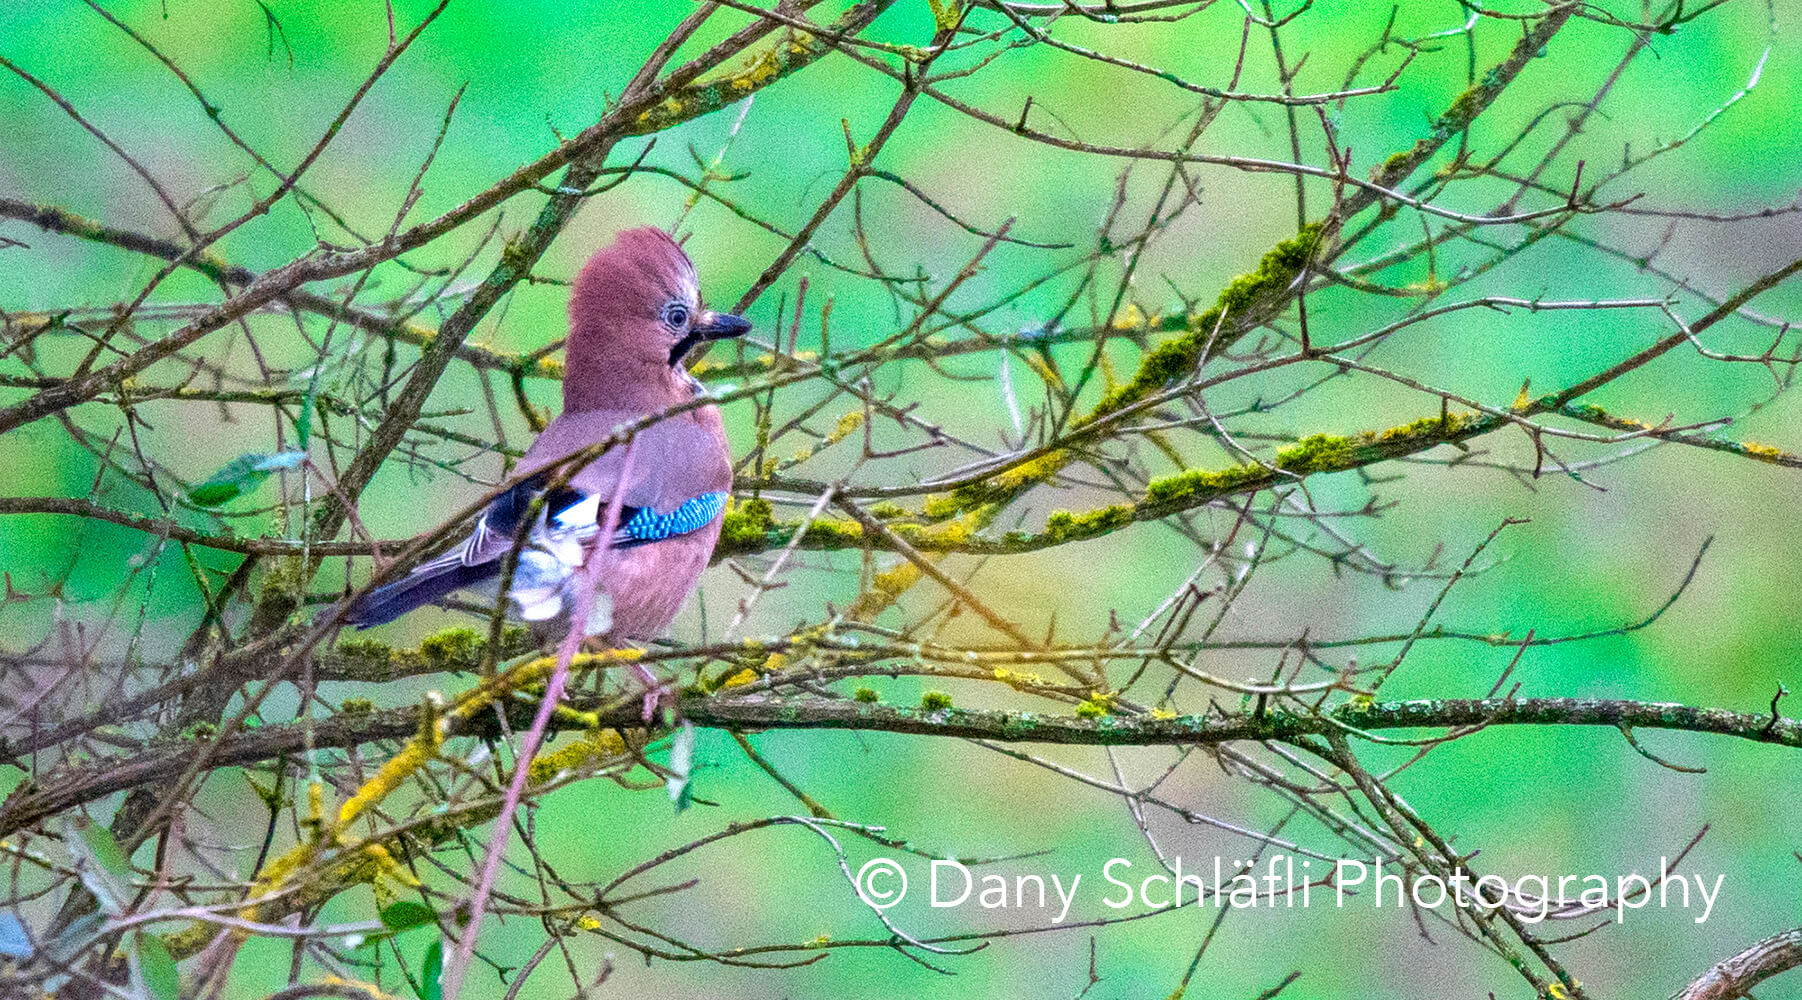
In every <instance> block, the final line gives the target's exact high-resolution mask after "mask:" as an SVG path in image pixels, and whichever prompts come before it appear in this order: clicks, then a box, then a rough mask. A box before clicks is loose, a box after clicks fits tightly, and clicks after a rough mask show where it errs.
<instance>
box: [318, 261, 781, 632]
mask: <svg viewBox="0 0 1802 1000" xmlns="http://www.w3.org/2000/svg"><path fill="white" fill-rule="evenodd" d="M750 328H751V324H750V323H749V322H747V321H745V320H744V319H742V318H741V317H738V316H733V315H730V314H727V313H718V312H713V311H711V310H708V309H704V308H702V306H701V297H700V290H699V288H698V285H697V282H696V279H695V270H694V265H693V264H692V263H690V262H689V259H688V255H687V254H685V253H683V252H682V248H681V247H679V246H677V245H676V243H675V241H674V240H672V239H670V238H669V236H667V235H666V234H664V232H663V231H662V230H659V229H655V228H651V227H645V228H640V229H629V230H627V231H625V232H623V233H621V234H619V236H618V238H617V239H615V240H614V242H613V244H612V245H611V246H608V247H606V248H605V249H603V250H601V251H599V252H597V253H596V254H595V255H594V256H593V257H592V258H590V259H589V261H588V263H587V265H586V266H584V267H583V268H582V272H581V274H580V275H578V276H577V278H576V283H575V287H574V289H573V290H572V293H571V295H570V300H569V339H568V340H567V341H566V342H565V345H564V355H565V366H564V377H563V412H562V413H561V414H560V415H558V417H557V418H556V419H555V420H553V421H551V423H550V425H549V426H547V427H545V429H544V432H543V433H541V434H539V435H538V439H537V440H536V441H534V442H532V447H531V448H530V449H529V450H527V452H526V454H525V457H524V458H522V459H521V460H520V464H519V467H518V470H517V475H519V476H523V477H525V478H523V479H522V480H520V481H519V483H518V485H516V486H514V487H513V488H512V489H509V490H508V491H507V492H505V493H502V494H501V495H500V496H498V497H496V498H495V499H494V501H493V502H492V503H490V504H489V505H488V508H487V510H485V511H484V512H483V513H482V515H481V517H480V519H479V520H478V521H477V522H476V526H475V530H474V532H473V533H472V534H471V535H470V536H469V538H468V539H467V540H466V541H464V542H463V544H461V545H459V546H457V547H456V548H454V549H452V550H450V551H449V552H446V553H445V554H444V555H441V556H439V557H438V558H436V559H433V560H431V561H430V562H427V563H424V564H422V565H420V566H419V567H417V568H415V569H414V570H413V572H412V573H411V574H409V575H408V576H406V577H404V578H402V579H400V580H397V581H395V582H394V583H390V584H387V585H385V586H382V587H378V588H376V589H375V590H372V591H370V592H369V593H368V594H365V595H364V596H363V597H362V598H361V599H360V600H358V601H357V602H356V603H355V604H354V605H353V606H352V607H351V608H350V609H349V610H348V611H347V612H346V614H345V621H346V622H347V623H348V624H352V625H355V626H357V627H358V628H368V627H369V626H371V625H380V624H382V623H383V622H389V621H393V620H394V619H395V618H398V617H400V616H401V615H403V614H405V613H406V612H408V611H411V610H412V609H414V608H417V607H419V606H420V605H423V604H430V603H432V602H434V601H437V600H439V599H441V598H443V597H444V596H445V595H447V594H449V593H450V592H451V591H453V590H459V589H463V588H478V589H487V590H488V591H489V593H490V594H492V593H494V591H495V590H496V588H498V587H499V585H500V583H501V581H500V575H501V568H502V566H503V565H504V564H505V562H506V558H505V557H506V555H507V553H508V551H509V550H510V549H511V548H512V547H513V545H514V540H515V538H516V537H517V536H518V534H519V528H520V520H521V518H523V517H525V516H526V515H527V513H528V512H529V511H531V509H532V505H533V501H534V500H535V499H538V498H540V497H542V502H541V503H540V504H539V509H538V512H537V518H536V521H535V523H533V524H532V525H531V527H530V528H529V530H528V531H527V533H526V536H525V544H524V545H523V546H522V547H521V549H520V552H519V556H518V559H517V560H516V565H515V567H514V572H513V577H512V580H511V583H510V585H509V586H508V587H507V588H506V593H507V597H508V599H509V600H510V602H511V605H512V611H513V612H514V615H515V616H516V617H517V618H519V619H521V620H523V621H525V622H526V623H528V624H529V625H530V626H532V628H533V630H534V631H535V632H537V633H538V634H539V635H540V636H541V637H544V638H550V637H553V636H560V635H563V634H566V633H567V631H568V628H569V625H570V615H571V613H572V610H573V609H574V608H575V607H576V606H578V604H579V600H578V597H577V593H576V587H577V586H578V585H579V581H580V579H581V577H582V576H583V575H584V574H581V573H578V572H577V571H578V570H579V569H581V568H582V566H583V563H584V561H585V560H586V559H588V558H592V557H595V556H596V553H597V552H598V553H600V556H599V557H600V558H602V559H603V560H604V562H603V564H602V565H601V566H599V567H597V568H596V569H597V570H598V572H594V576H595V577H596V579H597V582H598V586H597V592H596V594H595V600H594V605H593V610H592V611H591V612H590V614H589V616H588V621H587V624H586V628H585V630H584V631H585V634H586V635H588V636H591V637H599V638H600V639H601V640H602V641H603V642H604V643H605V644H608V645H621V644H626V643H639V642H644V641H647V640H650V639H654V638H656V637H657V636H658V635H659V634H661V633H662V632H663V630H664V629H666V628H668V627H669V624H670V621H671V620H672V619H674V618H675V617H676V612H677V611H679V610H681V607H682V604H683V602H684V601H686V600H687V599H688V595H689V593H690V592H691V591H693V590H694V586H695V582H696V581H697V580H698V579H699V577H700V575H701V570H702V569H704V568H705V567H706V566H707V561H708V558H709V557H710V556H711V555H712V553H713V545H714V542H715V541H717V540H718V538H719V533H720V520H721V518H722V516H723V515H724V512H725V509H726V497H727V495H728V493H729V492H730V490H731V488H732V461H731V454H730V452H729V451H728V450H727V444H726V433H725V429H724V427H723V426H722V425H721V423H720V414H719V410H718V409H716V408H715V407H713V406H711V405H705V406H699V407H694V408H691V409H688V410H685V411H683V412H680V413H676V414H673V415H671V416H668V417H666V418H664V419H661V420H658V421H657V422H656V423H653V424H650V425H649V426H647V427H644V428H643V429H641V430H639V431H638V432H637V433H636V434H635V435H634V436H633V438H632V440H631V442H630V443H629V445H626V446H618V445H616V446H614V447H612V448H610V449H608V450H607V451H606V452H605V453H603V454H602V455H601V456H600V457H598V458H596V459H594V460H593V461H590V462H589V463H588V464H587V465H584V466H582V467H581V468H580V469H577V470H575V471H574V472H569V471H568V469H567V468H566V467H567V466H568V465H569V464H570V463H569V462H567V461H566V460H567V459H568V458H569V457H570V456H571V455H574V454H576V453H578V452H581V451H583V450H584V449H587V448H591V447H593V446H595V445H598V444H600V443H601V442H603V441H606V440H607V438H608V437H609V436H610V435H612V434H613V432H614V429H615V428H616V427H618V426H620V425H622V424H630V423H633V422H634V421H638V420H641V419H642V418H644V417H645V416H647V415H650V414H656V413H661V412H663V411H665V410H668V409H670V408H672V407H675V406H679V405H681V404H684V403H690V402H692V401H693V400H694V399H695V398H696V397H697V396H699V395H701V394H702V393H703V391H704V390H702V388H701V384H700V383H699V382H697V381H695V379H694V377H693V376H692V375H690V374H689V373H688V370H687V369H686V368H685V367H683V364H682V360H683V356H684V355H686V354H687V353H688V351H689V349H690V348H692V347H694V346H695V345H696V344H698V343H700V342H702V341H705V340H717V339H720V338H724V337H737V336H740V335H742V334H743V333H744V332H745V331H747V330H749V329H750ZM622 476H623V480H624V481H623V482H622ZM560 479H562V480H565V482H564V483H563V484H562V485H558V482H559V480H560ZM616 497H617V500H616ZM616 504H617V507H618V509H617V512H614V511H612V510H610V508H611V507H613V506H614V505H616ZM610 515H611V516H610ZM609 523H611V524H614V525H615V526H616V527H615V531H614V533H613V535H612V538H611V539H610V540H609V541H608V544H606V545H605V546H601V545H599V544H598V536H599V534H600V530H601V527H602V525H605V524H609Z"/></svg>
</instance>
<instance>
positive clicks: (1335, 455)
mask: <svg viewBox="0 0 1802 1000" xmlns="http://www.w3.org/2000/svg"><path fill="white" fill-rule="evenodd" d="M1357 460H1358V447H1357V444H1356V443H1355V442H1354V441H1353V440H1352V439H1351V438H1346V437H1339V436H1337V435H1334V434H1310V435H1308V436H1307V437H1305V438H1302V439H1301V440H1300V441H1298V442H1296V443H1295V444H1293V445H1291V446H1290V447H1287V448H1284V449H1283V450H1281V451H1279V452H1277V453H1276V464H1277V467H1278V468H1280V469H1283V470H1284V471H1287V472H1294V473H1298V474H1300V475H1304V476H1305V475H1307V474H1308V473H1311V472H1337V471H1339V470H1340V469H1349V468H1351V467H1352V466H1353V465H1355V464H1356V463H1357Z"/></svg>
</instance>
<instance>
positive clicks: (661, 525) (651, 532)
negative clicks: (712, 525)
mask: <svg viewBox="0 0 1802 1000" xmlns="http://www.w3.org/2000/svg"><path fill="white" fill-rule="evenodd" d="M725 509H726V494H724V493H703V494H701V495H700V496H698V497H695V498H694V499H692V500H689V501H687V502H685V503H683V504H682V506H680V507H677V508H676V509H675V510H672V511H670V512H669V513H667V514H659V513H657V512H656V511H654V510H652V509H651V508H649V507H639V508H636V509H635V510H634V511H633V512H632V515H631V516H630V517H628V518H626V521H625V523H624V524H622V525H620V526H619V530H620V534H621V535H622V536H624V537H625V539H626V540H628V541H630V542H636V543H644V542H658V541H662V540H663V539H665V538H670V537H672V536H675V535H686V534H688V533H689V532H691V531H699V530H701V529H702V528H704V527H706V526H707V524H708V523H709V522H711V521H712V520H713V519H714V518H716V517H718V516H720V512H721V511H723V510H725Z"/></svg>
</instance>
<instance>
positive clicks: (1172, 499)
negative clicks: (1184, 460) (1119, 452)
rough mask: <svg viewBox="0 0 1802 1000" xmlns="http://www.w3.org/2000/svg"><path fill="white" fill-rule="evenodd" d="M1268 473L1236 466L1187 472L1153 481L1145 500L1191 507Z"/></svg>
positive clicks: (1147, 488) (1249, 467)
mask: <svg viewBox="0 0 1802 1000" xmlns="http://www.w3.org/2000/svg"><path fill="white" fill-rule="evenodd" d="M1269 475H1270V474H1269V473H1268V472H1265V471H1264V470H1263V469H1261V468H1259V467H1257V466H1255V465H1235V466H1233V467H1231V468H1228V469H1220V470H1218V471H1215V470H1212V469H1190V470H1188V471H1187V472H1179V473H1176V474H1175V475H1172V476H1164V477H1163V478H1161V479H1154V480H1152V481H1151V482H1150V483H1149V484H1148V485H1147V486H1146V487H1145V499H1146V501H1147V502H1148V503H1155V504H1169V503H1183V504H1190V505H1192V503H1193V502H1194V501H1198V500H1204V499H1212V498H1214V497H1216V496H1221V495H1224V494H1227V493H1231V492H1232V491H1234V490H1237V489H1240V488H1242V487H1244V486H1245V485H1246V484H1247V483H1250V482H1253V481H1256V480H1261V479H1265V478H1267V477H1268V476H1269Z"/></svg>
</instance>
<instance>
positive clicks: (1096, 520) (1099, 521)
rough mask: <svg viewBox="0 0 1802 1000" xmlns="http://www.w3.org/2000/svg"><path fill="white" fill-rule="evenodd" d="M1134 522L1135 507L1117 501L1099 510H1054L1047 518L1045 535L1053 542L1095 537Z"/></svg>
mask: <svg viewBox="0 0 1802 1000" xmlns="http://www.w3.org/2000/svg"><path fill="white" fill-rule="evenodd" d="M1132 522H1133V508H1132V506H1131V505H1129V504H1123V503H1117V504H1111V505H1109V506H1107V507H1102V508H1101V509H1099V510H1090V511H1084V512H1082V513H1080V514H1074V513H1071V512H1070V511H1067V510H1054V511H1052V512H1051V516H1050V517H1047V518H1046V519H1045V537H1046V538H1047V539H1048V540H1050V541H1053V542H1064V541H1069V540H1071V539H1076V538H1093V537H1095V536H1096V535H1105V534H1107V533H1108V532H1110V531H1113V530H1115V529H1116V528H1124V527H1126V526H1127V525H1129V524H1131V523H1132Z"/></svg>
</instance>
